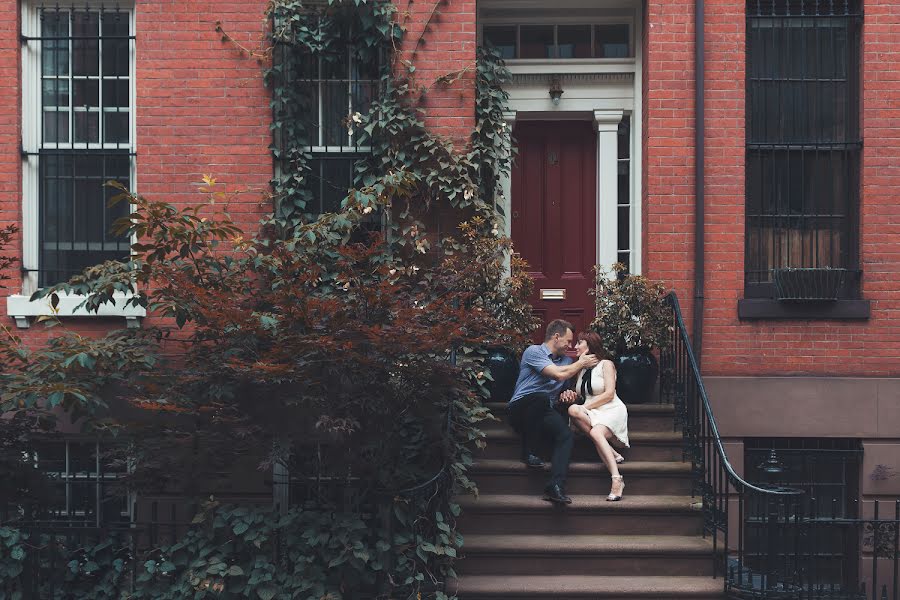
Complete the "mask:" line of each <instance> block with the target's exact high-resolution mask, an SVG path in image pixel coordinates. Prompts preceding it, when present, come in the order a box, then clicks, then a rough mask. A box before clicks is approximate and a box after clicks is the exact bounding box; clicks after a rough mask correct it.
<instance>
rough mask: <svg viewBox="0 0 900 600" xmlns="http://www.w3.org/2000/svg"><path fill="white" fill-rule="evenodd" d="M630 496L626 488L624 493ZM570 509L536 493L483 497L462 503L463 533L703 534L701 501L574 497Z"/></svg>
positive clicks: (685, 498) (487, 495) (655, 496)
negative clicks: (544, 498) (610, 499)
mask: <svg viewBox="0 0 900 600" xmlns="http://www.w3.org/2000/svg"><path fill="white" fill-rule="evenodd" d="M625 492H626V494H627V493H628V487H627V486H626V489H625ZM571 498H572V504H570V505H568V506H556V505H554V504H552V503H550V502H546V501H545V500H542V499H541V497H540V496H538V495H536V494H532V495H522V494H480V495H479V496H478V497H477V498H475V497H473V496H464V497H461V498H459V499H458V502H459V503H460V505H461V507H462V511H463V514H462V518H460V521H459V525H460V532H461V533H462V534H463V535H464V536H465V535H466V534H469V533H471V534H484V535H488V534H500V535H504V534H512V533H522V532H524V531H527V532H528V533H532V534H536V535H537V534H546V535H570V534H571V535H575V534H605V535H650V534H655V533H660V534H666V535H700V534H701V533H702V532H703V513H702V512H700V510H699V506H700V505H699V502H700V499H699V498H691V497H690V496H662V495H652V496H640V495H630V496H629V495H626V496H625V498H623V499H622V500H621V501H620V502H606V501H605V500H604V498H605V495H604V496H598V495H590V496H580V495H572V496H571Z"/></svg>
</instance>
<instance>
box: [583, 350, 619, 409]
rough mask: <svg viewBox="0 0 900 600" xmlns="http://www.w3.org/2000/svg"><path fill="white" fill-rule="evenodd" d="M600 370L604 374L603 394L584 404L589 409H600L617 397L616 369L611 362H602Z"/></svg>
mask: <svg viewBox="0 0 900 600" xmlns="http://www.w3.org/2000/svg"><path fill="white" fill-rule="evenodd" d="M600 370H601V373H602V374H603V393H602V394H597V395H596V396H594V397H593V398H591V399H590V400H589V401H588V402H585V403H584V407H585V408H587V409H591V408H598V407H600V406H603V405H604V404H606V403H607V402H610V401H611V400H612V399H613V398H615V397H616V367H615V365H613V363H612V361H611V360H604V361H601V362H600Z"/></svg>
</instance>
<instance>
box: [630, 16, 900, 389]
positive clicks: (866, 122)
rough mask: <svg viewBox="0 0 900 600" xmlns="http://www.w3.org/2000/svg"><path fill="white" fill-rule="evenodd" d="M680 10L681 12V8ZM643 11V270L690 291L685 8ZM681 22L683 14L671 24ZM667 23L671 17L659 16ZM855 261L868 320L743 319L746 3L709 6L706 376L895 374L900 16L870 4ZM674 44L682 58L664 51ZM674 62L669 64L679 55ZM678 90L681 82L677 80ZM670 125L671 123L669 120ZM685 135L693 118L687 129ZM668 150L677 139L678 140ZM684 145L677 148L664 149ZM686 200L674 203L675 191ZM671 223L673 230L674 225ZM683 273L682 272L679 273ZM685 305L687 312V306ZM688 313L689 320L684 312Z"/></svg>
mask: <svg viewBox="0 0 900 600" xmlns="http://www.w3.org/2000/svg"><path fill="white" fill-rule="evenodd" d="M682 4H683V6H682ZM682 4H679V7H680V8H678V10H673V7H672V6H671V5H662V4H660V5H657V4H653V3H652V2H651V3H650V4H649V6H648V12H649V15H648V21H649V23H650V25H651V27H650V29H649V32H648V36H647V46H648V53H649V60H648V62H649V71H650V75H649V87H646V88H645V90H646V91H645V94H646V96H647V98H648V103H647V112H648V115H647V119H648V121H649V125H650V128H649V129H648V134H649V136H650V140H649V141H648V142H646V147H647V163H646V165H645V168H646V169H647V185H646V188H645V193H646V194H647V199H646V203H647V204H646V206H647V209H646V211H647V217H646V218H647V220H648V224H647V235H648V252H647V265H646V272H647V273H649V274H650V275H651V276H653V277H658V278H660V279H663V280H665V281H667V282H668V283H670V284H672V285H673V287H675V288H676V289H677V290H678V291H679V293H680V295H681V296H682V298H683V300H684V299H688V298H687V297H688V296H690V294H691V293H692V292H691V284H692V280H691V274H690V268H689V267H690V265H689V264H688V265H683V264H682V263H684V262H688V263H689V261H690V260H691V258H690V257H691V251H692V246H691V243H692V230H693V226H692V223H693V219H692V212H691V211H692V210H693V200H692V196H693V193H692V189H691V188H690V186H691V185H692V184H693V178H692V172H690V167H689V165H690V157H685V156H683V154H680V153H679V152H685V153H690V146H691V145H692V144H691V142H692V139H691V137H690V134H691V132H690V131H686V130H684V129H682V122H681V121H680V120H678V119H681V118H684V119H689V117H688V116H682V115H686V114H687V113H689V112H690V111H691V110H692V107H691V102H690V91H689V90H684V89H683V88H682V84H683V83H684V81H685V80H687V79H688V78H689V77H690V69H691V63H690V61H691V58H690V56H689V53H690V52H691V39H692V35H693V33H692V28H691V26H690V23H688V22H687V21H689V20H690V19H692V17H691V16H690V14H689V13H690V12H691V10H692V4H693V3H692V2H684V3H682ZM676 14H677V15H678V16H676ZM666 15H669V16H666ZM865 15H866V16H865V27H864V40H863V69H862V72H863V92H862V94H863V98H862V105H863V114H862V123H863V139H864V146H865V149H864V154H863V168H862V196H861V198H862V207H861V219H860V220H861V231H860V233H861V248H860V255H861V262H862V269H863V271H864V277H863V290H862V291H863V297H864V298H866V299H868V300H870V301H871V302H872V317H871V318H870V319H869V320H868V321H865V322H853V321H849V322H848V321H814V320H809V321H805V320H793V321H774V320H773V321H740V320H739V319H738V318H737V301H738V299H740V298H741V297H742V296H743V265H744V93H745V92H744V84H745V77H744V57H745V38H744V28H745V19H744V2H743V1H742V0H707V1H706V117H707V119H706V125H705V133H706V169H707V170H706V178H705V190H706V235H705V251H706V270H705V273H706V289H705V297H706V300H705V308H706V310H705V320H704V321H705V322H704V344H703V346H704V347H703V367H704V371H705V372H706V373H707V374H715V375H773V374H783V375H787V374H799V373H805V374H819V375H845V376H856V375H859V376H866V375H872V376H897V375H900V361H898V358H900V310H898V309H900V276H898V275H900V236H898V234H900V205H898V203H897V201H896V198H895V196H896V193H897V191H898V187H900V161H898V158H900V127H898V126H897V125H896V122H897V118H898V117H900V76H898V75H897V73H898V72H900V29H898V27H897V26H898V23H900V6H898V5H897V4H896V3H892V2H889V1H887V0H874V1H872V0H870V1H867V2H866V3H865ZM677 41H680V42H682V43H683V44H684V45H685V50H684V52H683V53H668V52H666V51H665V50H664V49H665V48H666V46H665V44H667V43H672V42H677ZM676 56H677V57H679V59H678V60H677V61H676V60H674V57H676ZM679 73H682V74H684V77H685V80H679V78H678V74H679ZM670 119H674V120H673V121H670ZM690 126H691V123H690V121H689V120H688V124H687V127H688V128H689V127H690ZM675 140H679V142H676V141H675ZM677 143H680V144H681V145H682V148H684V150H681V149H677V150H672V149H670V148H669V144H672V145H675V144H677ZM681 189H683V190H685V191H684V192H681V193H679V191H678V190H681ZM670 222H671V223H672V224H671V225H670ZM682 267H686V268H682ZM684 304H689V302H684ZM689 310H690V309H689V308H687V307H686V312H688V313H689Z"/></svg>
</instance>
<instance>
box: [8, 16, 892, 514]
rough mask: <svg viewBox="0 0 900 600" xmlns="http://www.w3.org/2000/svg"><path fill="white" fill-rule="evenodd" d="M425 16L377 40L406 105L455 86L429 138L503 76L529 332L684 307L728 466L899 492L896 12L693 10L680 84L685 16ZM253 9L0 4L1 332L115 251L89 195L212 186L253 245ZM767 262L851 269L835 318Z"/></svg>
mask: <svg viewBox="0 0 900 600" xmlns="http://www.w3.org/2000/svg"><path fill="white" fill-rule="evenodd" d="M437 4H439V5H440V10H439V11H437V12H435V8H434V3H432V2H419V1H415V2H413V1H409V2H407V1H406V0H400V7H399V8H400V11H399V17H398V18H400V19H402V20H403V21H404V24H405V25H406V27H407V29H408V35H407V38H406V40H407V42H406V44H407V45H406V46H405V47H404V48H402V52H403V53H404V55H405V57H408V58H409V59H410V60H411V61H412V62H413V63H414V64H416V65H418V73H419V75H418V78H419V83H421V84H423V85H426V86H428V85H429V84H430V83H431V82H433V81H434V80H435V79H437V78H439V77H441V76H442V75H445V74H446V73H449V72H454V71H462V72H463V75H462V76H461V77H459V78H458V79H455V80H454V81H453V82H451V83H450V84H449V85H445V86H434V87H433V89H431V91H429V93H428V94H426V96H425V99H424V104H423V107H424V108H425V110H426V120H427V123H428V125H429V126H430V127H431V128H432V129H433V130H434V131H435V132H437V133H440V134H442V135H445V136H447V137H448V138H450V139H452V140H453V141H454V142H455V144H456V145H457V147H459V148H461V147H463V145H464V144H465V140H467V139H468V135H469V133H470V132H471V130H472V127H473V126H474V108H473V102H474V74H473V72H472V70H471V69H470V68H469V69H468V70H467V67H469V66H470V65H472V64H473V62H474V60H475V53H476V48H477V46H478V45H479V44H481V43H485V42H487V41H490V42H491V43H492V44H493V45H494V46H495V47H498V48H499V49H500V50H501V52H502V53H503V55H504V56H505V57H506V59H507V63H508V66H509V67H510V69H511V71H512V73H513V78H512V81H511V82H510V83H509V85H508V91H509V93H510V101H509V111H508V113H507V122H508V123H509V125H510V126H511V127H513V132H514V135H515V137H516V140H517V146H518V149H519V153H518V157H517V163H516V167H515V168H514V169H513V173H512V176H511V177H510V180H509V181H508V182H507V186H506V192H507V193H506V194H505V200H504V201H505V202H507V203H508V205H507V206H506V209H507V210H506V213H507V214H508V215H509V216H510V218H509V220H508V223H507V226H508V232H509V233H510V235H511V236H512V238H513V240H514V241H515V242H516V243H517V245H518V247H519V249H520V251H521V252H522V253H523V255H524V256H525V258H527V259H528V260H529V261H530V263H531V264H532V267H533V268H534V270H535V272H536V273H537V274H538V275H539V277H541V278H542V279H541V282H540V284H539V285H538V286H537V287H538V288H539V289H541V290H544V291H545V292H546V296H545V297H544V298H541V297H536V298H535V306H536V308H537V309H538V311H539V313H540V314H541V315H542V316H543V317H544V318H545V319H546V318H549V317H550V316H552V315H561V316H564V317H567V318H569V319H570V320H572V321H573V322H575V323H576V324H577V325H579V326H583V325H585V324H586V323H588V322H589V321H590V314H589V313H590V308H591V301H590V299H589V298H587V296H586V295H584V297H582V294H575V293H569V294H568V295H566V294H565V293H563V294H562V296H563V297H564V298H566V299H565V300H563V301H561V302H560V301H555V302H556V303H555V304H554V300H552V298H554V297H556V296H554V292H556V291H558V289H560V288H563V289H564V288H565V287H566V286H567V285H569V284H571V285H573V286H575V287H573V288H572V289H578V288H577V285H579V283H578V282H581V285H582V286H583V285H584V282H585V281H587V280H589V278H590V276H591V271H590V269H591V267H592V266H593V265H594V264H595V263H599V264H601V265H609V264H611V263H612V262H614V261H616V260H620V261H623V262H625V263H626V264H627V265H628V266H629V268H630V269H631V271H632V272H639V273H642V274H644V275H647V276H649V277H651V278H654V279H659V280H661V281H663V282H665V283H666V285H667V286H670V287H671V288H673V289H674V290H676V291H677V293H678V294H679V297H680V298H681V302H682V306H683V309H684V311H685V314H686V316H687V317H688V319H689V321H690V322H689V325H688V326H689V328H691V329H692V330H693V331H694V332H695V335H698V334H699V335H700V336H701V337H702V355H701V363H702V370H703V373H704V376H705V378H706V383H707V386H708V389H709V391H710V394H711V399H712V402H713V405H714V407H715V411H716V417H717V419H718V420H719V423H720V427H721V430H722V432H723V435H724V436H725V437H726V438H727V441H728V444H727V446H728V450H729V453H730V455H731V457H732V459H733V462H735V464H737V465H739V466H740V465H741V464H742V463H743V461H744V457H745V456H746V457H747V460H748V461H755V460H757V457H758V453H759V452H760V451H763V450H765V449H767V448H769V447H772V446H775V447H778V448H781V449H783V450H785V451H786V452H787V454H788V455H790V453H791V452H801V453H804V452H805V453H816V452H822V451H824V450H832V451H835V450H840V451H841V452H844V451H846V455H847V456H852V458H850V459H846V460H845V462H844V467H842V468H844V469H845V470H844V471H842V472H841V473H839V474H838V475H836V477H837V478H838V479H839V480H840V481H838V482H837V483H840V484H841V485H842V487H841V488H840V489H841V491H840V493H841V494H845V495H851V496H853V497H857V496H860V495H861V496H862V498H863V499H866V500H867V499H872V498H875V497H879V496H895V495H897V494H898V493H900V478H889V477H888V478H881V479H879V478H872V477H870V474H871V473H872V472H873V471H874V470H875V469H876V466H878V465H884V466H886V467H888V468H890V469H898V470H900V378H898V377H900V367H898V359H900V283H898V273H900V235H898V234H900V206H898V204H897V202H896V198H895V195H896V192H897V190H898V189H900V166H898V162H897V160H898V156H900V128H898V126H897V122H896V119H897V118H898V117H900V77H898V73H900V5H898V4H897V3H896V2H889V1H887V0H705V7H704V10H705V18H704V19H703V23H704V29H703V32H702V33H703V43H702V46H701V48H702V53H701V57H700V58H701V60H700V61H699V62H698V60H697V57H696V56H695V50H696V48H697V46H696V39H697V33H698V32H697V31H696V28H695V16H696V12H695V8H696V6H697V4H698V3H697V2H695V1H694V0H674V1H670V2H661V1H658V0H647V1H646V2H643V3H642V2H637V1H635V0H603V2H583V1H581V0H560V1H559V2H555V3H552V4H551V3H544V2H534V1H530V0H481V1H480V2H478V3H476V2H475V1H474V0H438V2H437ZM51 5H52V6H51ZM265 5H266V2H264V1H263V0H256V1H250V2H197V1H187V2H174V1H171V0H166V1H145V0H135V1H134V2H133V3H128V2H119V3H117V4H113V3H106V5H104V4H102V3H98V2H95V1H94V0H88V2H87V4H85V3H84V2H83V1H81V0H79V2H77V3H68V2H59V3H58V4H57V3H55V2H54V3H49V2H48V3H47V4H46V6H44V5H43V4H42V3H41V2H40V0H0V48H2V52H0V88H2V97H3V102H2V104H0V224H7V223H15V224H17V225H18V226H19V228H20V230H21V233H20V235H19V236H18V237H17V242H16V243H17V245H16V247H15V248H14V251H15V252H17V253H18V256H19V257H20V258H21V259H22V263H21V267H22V270H21V271H19V270H16V271H15V272H12V273H9V275H10V276H11V277H12V280H11V282H10V289H9V290H8V292H5V291H0V294H7V293H9V295H8V296H7V297H2V298H0V306H2V310H4V311H5V313H4V314H3V315H2V317H0V318H3V319H4V322H5V324H6V325H7V326H10V327H15V328H18V333H19V334H21V335H22V336H23V338H25V339H26V340H28V341H30V342H33V343H39V342H40V341H41V340H42V339H43V338H44V337H45V336H47V335H48V333H47V332H46V331H45V330H44V329H43V328H42V327H41V326H36V325H35V324H34V323H33V319H34V316H35V315H36V314H40V313H41V312H42V311H46V307H42V306H35V305H34V303H30V302H28V300H27V296H28V294H29V293H30V292H32V291H33V290H35V289H36V288H37V287H38V286H40V285H44V284H48V283H53V282H54V280H55V279H58V278H59V277H61V276H62V274H63V273H66V272H68V271H67V269H68V268H70V267H72V266H78V265H81V266H84V265H87V264H90V261H91V260H97V259H101V258H104V257H106V256H109V255H115V253H116V252H121V251H122V250H121V246H120V244H121V243H122V242H121V240H115V239H112V238H110V237H109V236H108V235H105V234H104V233H103V232H102V223H103V222H104V219H107V218H109V215H106V216H104V212H103V208H102V204H97V202H101V203H102V198H100V196H98V192H96V190H94V191H91V192H88V191H87V190H88V189H89V188H90V186H91V185H93V186H94V188H96V189H99V188H97V187H96V184H97V182H98V181H100V179H101V176H100V175H98V173H101V174H102V175H103V176H106V178H109V177H108V176H109V175H110V174H111V173H112V174H115V175H116V176H118V177H120V178H122V179H123V180H126V181H127V182H128V183H129V184H130V185H131V186H132V187H133V188H134V189H135V190H136V191H138V192H139V193H141V194H143V195H146V196H148V197H153V198H159V199H165V200H167V201H170V202H174V203H176V204H180V205H186V204H190V203H192V202H194V201H196V199H197V197H198V196H197V192H196V190H197V188H198V187H199V185H200V182H201V181H202V176H203V175H204V174H210V175H212V176H213V177H215V178H216V179H217V181H218V182H219V183H220V184H223V185H224V186H226V188H227V189H228V191H229V192H235V195H234V196H233V197H232V198H231V199H230V200H229V205H228V210H229V212H230V214H231V215H232V216H233V217H234V218H235V219H236V220H237V222H238V223H239V224H240V225H242V226H244V227H246V228H248V229H252V228H253V227H254V226H255V225H256V223H257V222H258V220H259V218H260V217H261V216H262V215H264V214H265V213H266V212H268V211H269V210H270V208H271V207H270V206H268V205H267V204H266V200H265V191H266V189H267V186H268V182H269V180H270V178H271V176H272V173H273V162H272V157H271V154H270V150H269V145H270V143H271V133H270V130H269V125H270V121H271V111H270V107H269V101H270V97H269V92H268V91H267V89H266V88H265V86H264V84H263V79H262V68H261V66H260V64H259V63H258V61H257V60H256V59H255V58H254V57H253V56H248V54H247V53H246V52H241V51H240V49H239V46H244V47H246V48H250V49H254V48H259V47H260V45H261V44H263V43H264V41H263V40H264V37H265V32H266V28H267V27H268V23H267V22H266V21H265V20H264V10H265V7H266V6H265ZM101 8H102V9H103V10H102V11H101ZM101 12H102V16H101ZM78 19H82V21H78ZM217 23H221V26H222V29H223V30H224V31H225V32H227V34H228V36H230V38H231V39H232V40H233V42H236V43H233V42H228V41H224V40H223V35H222V33H221V32H220V31H218V30H217V26H216V24H217ZM41 37H43V38H44V40H43V41H42V40H40V39H35V38H41ZM89 37H93V38H95V39H94V41H87V38H89ZM98 37H99V39H100V42H99V43H97V42H96V38H98ZM419 38H421V40H420V41H418V42H416V40H419ZM92 44H95V45H92ZM79 63H80V64H79ZM698 64H701V65H702V68H703V70H704V77H703V84H704V86H703V87H704V93H703V94H702V110H703V115H704V118H703V122H702V124H701V125H702V131H701V132H699V135H698V132H697V131H696V125H697V122H696V119H695V117H696V115H697V114H698V112H697V111H698V108H701V107H698V105H697V103H696V102H695V89H696V86H695V84H696V73H697V71H696V66H697V65H698ZM77 96H81V99H77V98H76V97H77ZM698 139H699V140H701V143H702V147H703V150H704V151H703V153H702V155H703V158H704V160H703V165H702V167H703V168H702V184H701V185H700V186H698V185H697V182H696V179H695V173H696V168H697V157H698V153H697V151H696V150H697V144H696V142H697V140H698ZM94 188H90V189H94ZM698 191H699V192H702V197H703V199H704V201H703V205H702V211H698V207H697V205H696V199H697V197H698ZM99 194H101V195H102V193H99ZM98 198H99V200H98ZM91 202H94V204H93V205H91V204H90V203H91ZM91 206H93V208H90V207H91ZM79 211H89V212H81V213H80V214H81V215H82V216H78V214H77V213H79ZM700 214H702V217H703V237H702V244H701V245H700V246H701V248H702V252H701V253H698V252H697V248H696V244H695V239H696V238H695V236H696V232H697V228H696V227H695V224H696V223H697V220H696V219H697V216H698V215H700ZM85 215H86V216H85ZM98 220H99V221H98ZM89 228H93V229H91V231H92V232H93V233H91V232H88V230H87V229H89ZM98 232H99V233H98ZM66 253H68V254H66ZM66 261H68V262H66ZM67 265H68V266H67ZM698 265H701V266H702V273H703V277H702V278H698V277H697V276H696V275H697V268H698ZM786 267H808V268H815V267H834V268H841V269H846V273H844V274H843V278H842V281H841V282H838V283H840V284H841V285H836V287H835V289H834V290H833V291H832V292H826V293H833V294H834V295H835V296H836V297H837V299H835V300H829V301H820V302H793V303H792V302H787V301H785V300H779V299H778V297H777V292H776V291H775V287H774V285H773V276H774V275H773V272H774V271H775V270H777V269H781V268H786ZM814 275H815V274H814ZM819 275H820V276H823V277H824V276H827V275H829V274H828V273H825V274H822V273H819ZM554 278H555V279H554ZM701 281H702V288H701V287H699V285H698V283H699V282H701ZM554 282H555V283H554ZM816 285H818V284H816ZM539 293H540V292H539ZM73 301H74V300H73ZM698 301H699V302H702V306H701V307H700V309H701V310H699V311H697V310H695V308H696V303H697V302H698ZM67 306H68V305H64V306H63V314H65V310H67V308H66V307H67ZM698 315H700V316H702V321H701V323H700V324H697V323H696V317H697V316H698ZM123 316H124V317H127V318H128V322H129V324H134V325H139V320H140V319H141V318H143V317H144V315H143V314H142V313H140V312H138V311H132V312H129V313H121V314H107V315H105V316H81V317H77V318H72V319H71V320H68V321H67V325H69V326H71V327H74V328H77V329H79V330H83V331H92V332H100V331H105V330H106V329H108V328H110V327H122V326H124V325H125V322H123V320H122V317H123ZM860 450H861V451H860ZM860 457H861V458H860ZM801 463H802V461H800V462H799V463H797V464H801ZM847 464H850V465H851V467H847ZM750 466H752V465H751V464H750V463H749V462H748V464H747V467H748V468H749V467H750ZM798 468H800V467H798ZM797 476H798V477H802V476H803V475H802V474H801V475H797Z"/></svg>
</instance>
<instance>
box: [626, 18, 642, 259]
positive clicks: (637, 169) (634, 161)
mask: <svg viewBox="0 0 900 600" xmlns="http://www.w3.org/2000/svg"><path fill="white" fill-rule="evenodd" d="M643 19H644V16H643V11H642V10H638V11H636V17H635V21H634V33H635V35H634V36H633V37H632V40H633V42H634V90H635V91H634V107H633V109H632V111H631V154H630V156H631V265H629V267H630V269H629V272H630V273H634V274H635V275H640V274H641V271H642V265H643V255H642V252H643V237H642V232H643V223H644V219H643V215H644V213H643V188H642V185H641V184H642V181H643V179H642V177H641V174H642V173H643V164H644V163H643V149H644V145H643V140H644V118H643V115H644V94H643V85H644V52H643V50H644V44H643V38H642V37H641V36H639V35H637V33H638V32H643V30H644V24H643Z"/></svg>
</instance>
